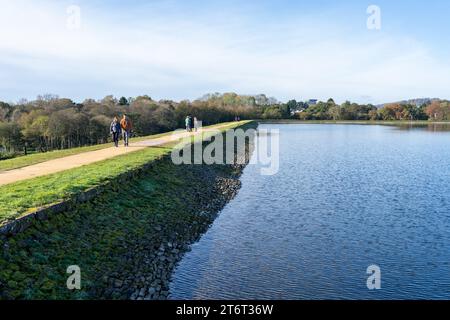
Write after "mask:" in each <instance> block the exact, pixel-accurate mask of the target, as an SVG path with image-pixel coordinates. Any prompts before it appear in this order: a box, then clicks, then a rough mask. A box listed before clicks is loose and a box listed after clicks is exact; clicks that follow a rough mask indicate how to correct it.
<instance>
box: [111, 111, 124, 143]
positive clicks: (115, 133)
mask: <svg viewBox="0 0 450 320" xmlns="http://www.w3.org/2000/svg"><path fill="white" fill-rule="evenodd" d="M109 131H110V133H111V136H112V140H113V142H114V145H115V146H116V147H118V146H119V137H120V133H121V131H122V129H121V127H120V123H119V119H118V118H117V117H114V119H113V121H112V122H111V126H110V128H109Z"/></svg>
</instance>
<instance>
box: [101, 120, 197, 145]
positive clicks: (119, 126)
mask: <svg viewBox="0 0 450 320" xmlns="http://www.w3.org/2000/svg"><path fill="white" fill-rule="evenodd" d="M199 126H200V122H199V121H198V120H197V118H196V117H192V116H190V115H189V116H187V117H186V131H187V132H193V131H195V132H197V131H198V128H199ZM132 129H133V123H132V122H131V119H130V118H129V117H128V116H127V115H125V114H124V115H123V116H122V119H121V120H120V121H119V118H118V117H114V119H113V121H112V122H111V125H110V129H109V131H110V134H111V137H112V140H113V143H114V146H116V147H119V140H120V136H123V142H124V146H125V147H128V145H129V141H130V137H131V131H132Z"/></svg>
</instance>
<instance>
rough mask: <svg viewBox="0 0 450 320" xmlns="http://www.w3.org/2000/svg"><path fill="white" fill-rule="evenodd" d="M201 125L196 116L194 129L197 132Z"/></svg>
mask: <svg viewBox="0 0 450 320" xmlns="http://www.w3.org/2000/svg"><path fill="white" fill-rule="evenodd" d="M198 127H199V122H198V120H197V117H194V131H195V132H197V131H198Z"/></svg>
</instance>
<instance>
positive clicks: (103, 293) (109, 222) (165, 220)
mask: <svg viewBox="0 0 450 320" xmlns="http://www.w3.org/2000/svg"><path fill="white" fill-rule="evenodd" d="M250 125H252V124H250ZM153 149H161V153H159V152H158V151H157V150H153ZM168 150H170V148H168V147H167V148H149V149H146V150H143V151H139V152H136V153H134V154H132V155H126V157H129V156H137V155H139V157H137V158H140V159H141V160H142V161H149V160H150V159H154V158H156V156H157V155H158V154H163V153H164V152H165V151H168ZM124 158H125V157H124ZM124 158H121V159H120V160H119V159H117V162H118V164H117V165H118V166H120V164H121V163H122V162H123V161H122V160H132V159H131V158H126V159H124ZM90 167H92V169H91V170H93V171H99V170H102V169H104V165H103V164H102V165H100V164H96V165H93V166H90ZM125 167H126V169H128V170H129V169H130V168H129V167H128V166H125ZM94 168H95V170H94ZM120 168H121V169H120V170H122V169H123V168H122V167H120ZM84 170H86V168H84ZM71 171H78V170H71ZM87 172H88V171H81V172H80V173H81V174H85V173H87ZM63 175H64V174H63ZM238 175H239V170H237V169H236V168H233V167H232V166H228V165H226V166H223V165H180V166H177V165H174V164H173V163H172V162H171V161H170V159H165V160H158V161H157V162H156V163H155V166H154V167H153V168H151V169H149V171H148V172H146V173H145V175H144V176H142V177H140V178H139V179H135V180H133V181H127V182H125V183H123V184H120V185H117V184H115V185H114V184H113V185H112V186H111V188H108V190H106V191H105V192H104V193H102V194H101V195H99V196H97V197H96V198H94V199H93V200H91V201H89V202H87V203H84V204H81V205H79V206H77V207H76V208H74V209H71V210H69V211H67V212H65V213H64V214H58V215H55V216H52V217H50V219H49V220H46V221H38V220H37V221H35V223H34V224H33V225H32V226H31V227H30V228H28V229H27V230H25V231H24V232H22V233H20V234H18V235H16V236H14V237H11V238H9V239H7V240H5V242H4V243H3V244H2V249H3V250H1V251H0V288H1V290H0V299H92V298H97V299H98V298H100V299H103V298H105V299H128V298H130V297H131V296H132V295H133V293H136V292H140V291H141V292H144V293H145V297H146V298H151V299H158V298H159V297H164V294H162V295H159V294H156V295H155V294H152V295H150V294H149V292H150V290H153V292H154V290H155V288H156V290H157V292H167V291H166V290H167V289H168V287H167V284H168V279H169V278H170V274H171V270H172V269H173V267H174V266H175V263H176V262H177V261H178V260H179V259H180V258H181V255H182V253H183V252H185V251H186V245H187V244H189V243H192V242H194V241H195V240H196V239H198V237H199V236H200V234H202V233H203V232H205V231H206V230H207V228H208V226H209V224H210V223H211V222H212V221H213V220H214V212H217V211H218V210H220V208H221V206H223V205H224V204H225V202H224V200H226V199H229V196H230V195H228V196H227V195H224V192H225V193H227V192H229V190H228V191H227V188H226V187H225V188H222V187H223V186H224V183H225V186H226V184H227V183H228V182H227V181H231V180H234V181H236V179H237V178H238ZM59 176H61V174H59ZM75 178H76V177H75ZM85 178H86V177H85ZM57 180H58V179H54V178H53V179H52V180H48V181H42V180H41V179H35V181H34V182H35V184H40V183H46V184H51V183H59V182H58V181H57ZM69 180H70V179H67V180H66V183H67V182H68V181H69ZM218 181H219V185H218V187H219V188H218V189H217V188H215V186H216V187H217V183H218ZM78 183H79V187H80V188H81V187H82V186H81V181H79V182H78ZM70 184H72V183H70ZM231 184H232V185H233V183H231ZM4 190H5V189H3V191H4ZM61 192H66V191H64V190H62V191H61ZM22 196H23V195H22ZM57 197H58V195H57ZM205 211H206V212H208V211H211V212H212V213H211V214H200V213H201V212H205ZM169 244H170V245H169ZM162 247H164V248H165V251H164V255H161V248H162ZM162 257H164V259H162ZM70 265H77V266H79V267H80V268H81V276H82V277H81V290H74V291H71V290H68V289H67V287H66V280H67V277H68V276H69V275H68V274H67V273H66V269H67V267H68V266H70ZM158 290H159V291H158ZM142 297H144V296H142Z"/></svg>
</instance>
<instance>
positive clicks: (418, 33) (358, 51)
mask: <svg viewBox="0 0 450 320" xmlns="http://www.w3.org/2000/svg"><path fill="white" fill-rule="evenodd" d="M408 2H410V3H408ZM72 5H76V6H78V7H79V9H80V20H79V21H80V24H79V27H76V28H69V27H68V26H67V22H68V21H74V20H73V19H72V18H73V17H74V15H73V13H72V14H71V13H68V12H67V8H68V7H69V6H72ZM370 5H376V6H378V7H379V8H380V10H381V29H380V30H369V29H368V28H367V25H366V21H367V19H368V18H369V14H367V12H366V11H367V8H368V7H369V6H370ZM0 6H1V8H2V10H0V30H1V32H0V100H4V101H17V100H19V99H20V98H28V99H33V98H35V97H36V96H37V95H38V94H43V93H53V94H58V95H60V96H63V97H69V98H72V99H74V100H76V101H82V100H83V99H84V98H87V97H93V98H102V97H104V96H105V95H108V94H113V95H115V96H136V95H141V94H148V95H150V96H152V97H153V98H155V99H162V98H167V99H175V100H181V99H185V98H187V99H195V98H198V97H200V96H202V95H203V94H205V93H209V92H231V91H233V92H237V93H241V94H258V93H266V94H268V95H270V96H275V97H277V98H278V99H280V100H282V101H286V100H288V99H290V98H296V99H298V100H303V99H309V98H318V99H328V98H329V97H333V98H335V100H337V101H339V102H343V101H344V100H347V99H348V100H352V101H357V102H364V103H367V102H370V103H382V102H386V101H396V100H401V99H407V98H416V97H440V98H450V77H449V75H450V59H449V57H450V44H449V43H450V41H449V40H450V39H449V38H450V25H449V24H448V23H447V21H448V15H449V14H450V2H448V1H444V0H442V1H437V0H435V1H414V2H412V1H400V0H397V1H378V0H373V1H357V0H348V1H328V0H319V1H293V0H281V1H280V0H278V1H272V0H260V1H256V0H255V1H252V0H249V1H236V0H231V1H218V0H212V1H211V0H209V1H200V0H184V1H178V0H170V1H166V0H157V1H153V0H152V1H142V0H134V1H133V0H131V1H118V0H112V1H100V0H94V1H92V0H91V1H85V0H73V1H50V0H29V1H26V0H15V1H8V0H0ZM72 12H73V11H72ZM71 19H72V20H71Z"/></svg>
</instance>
